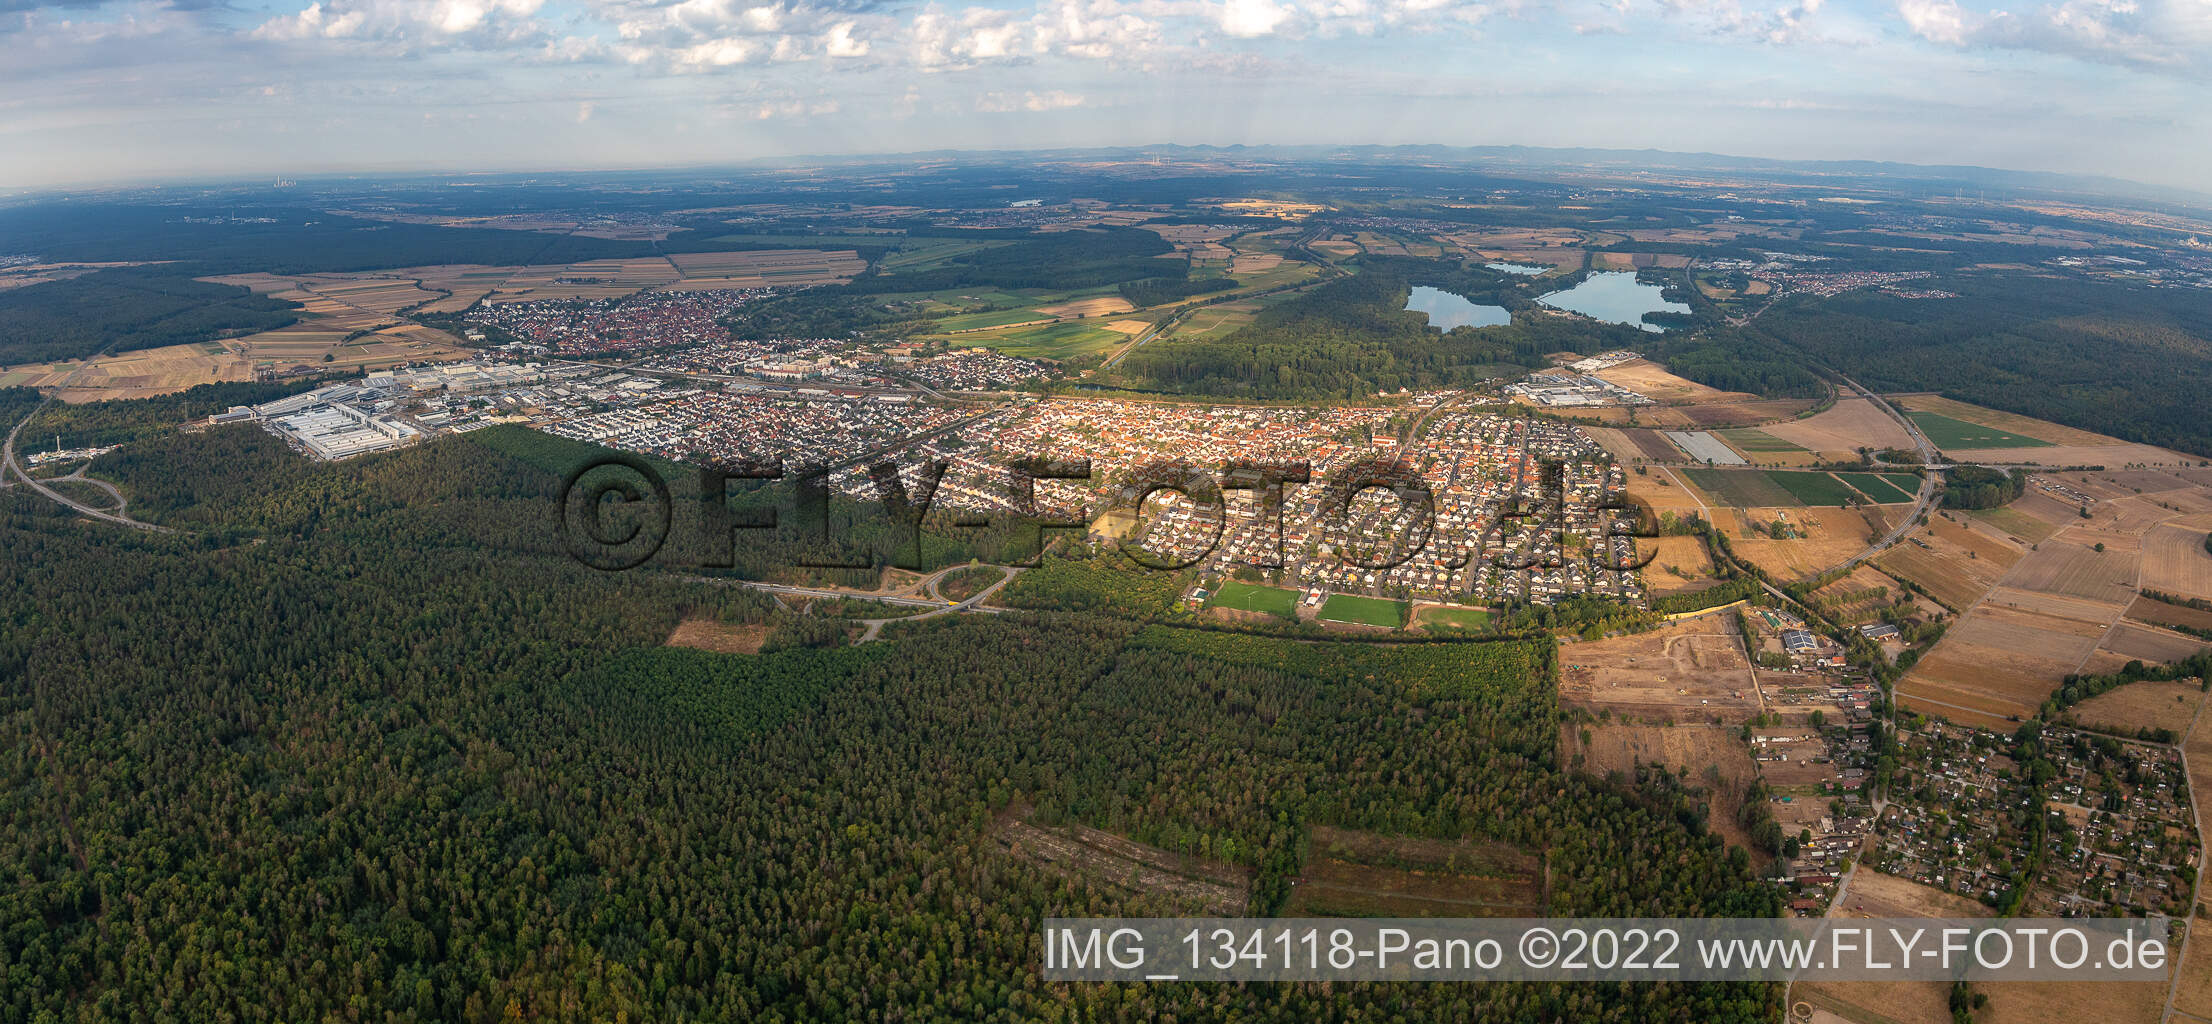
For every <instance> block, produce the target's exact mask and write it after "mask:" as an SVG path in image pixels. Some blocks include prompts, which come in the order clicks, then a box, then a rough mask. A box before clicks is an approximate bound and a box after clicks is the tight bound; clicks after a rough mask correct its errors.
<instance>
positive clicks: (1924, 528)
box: [1875, 512, 2024, 611]
mask: <svg viewBox="0 0 2212 1024" xmlns="http://www.w3.org/2000/svg"><path fill="white" fill-rule="evenodd" d="M1954 515H1956V513H1950V512H1944V513H1938V514H1936V515H1933V516H1931V517H1929V519H1928V521H1927V522H1926V523H1925V524H1923V525H1920V526H1915V527H1914V528H1913V529H1912V530H1911V531H1910V532H1908V533H1907V534H1906V535H1905V538H1904V539H1903V540H1901V541H1900V542H1899V543H1898V544H1897V545H1896V546H1894V547H1891V548H1890V549H1889V550H1888V551H1885V552H1883V553H1882V555H1881V557H1880V558H1878V559H1876V560H1875V561H1876V563H1877V564H1878V565H1880V566H1881V568H1882V570H1883V571H1884V572H1887V573H1889V574H1890V575H1892V576H1896V577H1898V578H1900V579H1906V580H1910V581H1912V582H1913V583H1915V584H1918V585H1919V586H1920V587H1922V588H1923V589H1925V590H1927V591H1928V593H1929V594H1931V595H1932V596H1934V598H1935V599H1936V600H1937V601H1939V602H1941V603H1942V604H1943V605H1944V606H1945V607H1947V608H1950V609H1952V610H1954V611H1963V610H1965V609H1966V608H1968V607H1970V606H1971V605H1973V603H1974V602H1975V601H1978V600H1980V599H1981V596H1982V595H1983V594H1984V593H1986V592H1988V590H1989V588H1991V587H1993V586H1996V584H1997V580H1998V579H1999V578H2000V577H2002V576H2003V575H2004V574H2005V572H2006V570H2009V569H2011V568H2012V566H2013V563H2015V562H2018V561H2019V560H2020V556H2021V553H2022V551H2023V550H2024V548H2023V546H2022V545H2019V544H2015V543H2013V541H2012V540H2011V539H2010V537H2009V536H2007V535H2006V534H2004V533H2003V532H2002V531H1999V530H1996V529H1994V528H1992V527H1990V526H1988V525H1987V524H1979V523H1976V521H1975V520H1973V519H1971V518H1969V519H1968V520H1967V523H1969V524H1974V525H1966V524H1962V523H1960V522H1958V521H1955V520H1954V519H1953V518H1952V516H1954Z"/></svg>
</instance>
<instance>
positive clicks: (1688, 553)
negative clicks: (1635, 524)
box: [1636, 537, 1719, 596]
mask: <svg viewBox="0 0 2212 1024" xmlns="http://www.w3.org/2000/svg"><path fill="white" fill-rule="evenodd" d="M1636 550H1637V553H1638V554H1639V555H1644V554H1648V555H1650V556H1651V561H1650V562H1648V563H1646V564H1645V565H1644V587H1645V589H1647V590H1649V591H1650V592H1651V593H1652V594H1653V595H1655V596H1658V595H1665V594H1682V593H1688V592H1690V591H1693V590H1703V589H1705V588H1706V587H1709V586H1712V585H1713V584H1714V583H1716V582H1719V581H1718V580H1716V579H1715V578H1714V577H1713V575H1712V572H1713V559H1712V557H1711V556H1710V555H1708V554H1706V552H1705V541H1704V539H1703V538H1701V537H1652V538H1646V539H1640V540H1638V541H1637V542H1636Z"/></svg>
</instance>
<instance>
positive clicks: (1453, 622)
mask: <svg viewBox="0 0 2212 1024" xmlns="http://www.w3.org/2000/svg"><path fill="white" fill-rule="evenodd" d="M1421 624H1422V625H1424V626H1444V627H1446V628H1450V629H1488V628H1489V627H1490V613H1489V612H1488V611H1487V610H1485V609H1481V608H1448V607H1438V608H1430V609H1428V610H1426V611H1424V612H1422V613H1421Z"/></svg>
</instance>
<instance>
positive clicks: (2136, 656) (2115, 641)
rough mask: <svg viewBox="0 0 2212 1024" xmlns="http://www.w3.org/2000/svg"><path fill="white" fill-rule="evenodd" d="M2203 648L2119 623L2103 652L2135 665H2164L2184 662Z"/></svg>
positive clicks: (2188, 638)
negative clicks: (2125, 659)
mask: <svg viewBox="0 0 2212 1024" xmlns="http://www.w3.org/2000/svg"><path fill="white" fill-rule="evenodd" d="M2204 648H2205V643H2204V641H2202V640H2199V639H2197V638H2195V637H2192V636H2186V635H2183V634H2181V633H2175V632H2172V631H2170V630H2164V629H2154V628H2152V627H2150V626H2138V625H2135V624H2134V623H2128V622H2122V623H2119V624H2118V625H2115V626H2113V627H2112V634H2111V635H2110V636H2108V637H2106V638H2105V642H2104V646H2103V648H2102V649H2103V650H2106V651H2110V652H2112V653H2113V654H2117V655H2119V656H2120V657H2123V658H2127V659H2130V660H2134V661H2142V662H2145V663H2149V664H2166V663H2168V662H2175V661H2182V660H2185V659H2187V658H2188V657H2189V656H2191V655H2193V654H2195V653H2197V652H2198V651H2201V650H2204Z"/></svg>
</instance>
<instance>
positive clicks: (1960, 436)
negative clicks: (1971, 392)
mask: <svg viewBox="0 0 2212 1024" xmlns="http://www.w3.org/2000/svg"><path fill="white" fill-rule="evenodd" d="M1905 415H1907V416H1910V417H1912V422H1913V425H1914V426H1917V427H1919V428H1920V432H1921V433H1923V434H1926V435H1928V440H1929V441H1930V442H1932V443H1933V444H1934V445H1935V446H1936V447H1938V448H2049V447H2050V446H2051V442H2049V441H2038V440H2036V439H2035V438H2032V437H2022V436H2021V435H2019V434H2011V433H2006V432H2005V431H2002V430H1999V429H1997V428H1996V427H1985V426H1982V425H1981V424H1979V423H1968V422H1966V421H1965V420H1955V419H1952V418H1951V417H1949V416H1945V415H1943V414H1941V413H1933V412H1919V411H1917V410H1907V411H1906V413H1905Z"/></svg>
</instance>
